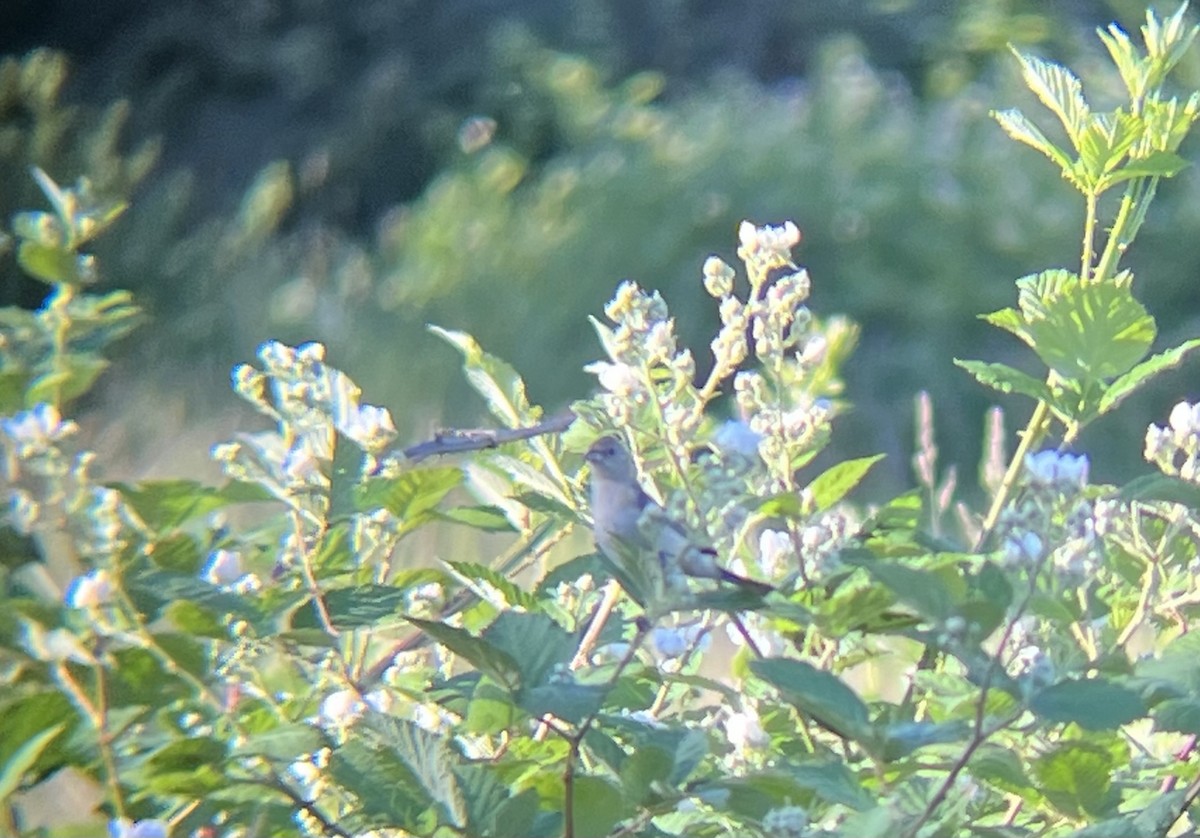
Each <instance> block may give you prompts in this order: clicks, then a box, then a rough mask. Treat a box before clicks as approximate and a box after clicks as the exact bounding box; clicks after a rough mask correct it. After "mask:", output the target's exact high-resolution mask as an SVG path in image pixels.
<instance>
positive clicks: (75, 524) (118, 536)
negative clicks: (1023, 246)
mask: <svg viewBox="0 0 1200 838" xmlns="http://www.w3.org/2000/svg"><path fill="white" fill-rule="evenodd" d="M78 430H79V429H78V426H77V425H76V424H75V423H74V422H72V421H69V420H64V419H63V418H62V417H61V416H60V414H59V412H58V410H57V409H56V408H55V407H53V406H52V405H49V404H39V405H37V406H36V407H34V408H32V409H30V410H26V411H22V412H20V413H17V414H14V415H13V416H10V417H6V418H4V419H0V458H2V460H0V462H2V466H3V467H2V469H0V471H2V473H3V476H4V490H3V491H4V493H5V498H4V500H5V505H6V507H7V510H6V513H5V515H4V521H5V522H6V523H8V524H9V525H10V526H12V527H13V528H14V529H15V530H17V531H18V532H20V533H22V534H24V535H30V534H35V533H43V534H47V535H50V534H59V533H62V532H66V533H68V534H69V535H70V536H71V543H72V545H73V547H74V550H75V551H76V552H77V553H78V554H80V555H82V556H84V557H86V558H87V559H88V560H89V561H91V562H92V563H94V564H102V563H103V562H104V561H105V560H107V559H108V558H109V557H111V556H114V555H116V554H117V553H119V552H120V551H121V550H122V549H124V547H125V546H126V545H127V544H128V543H129V541H130V539H131V537H132V533H133V531H134V530H136V528H137V527H138V526H140V522H139V521H138V519H137V516H136V515H135V514H134V513H133V511H132V510H131V509H129V507H128V506H127V505H126V504H125V502H124V500H123V499H122V498H121V495H120V493H119V492H117V491H115V490H113V489H109V488H106V487H104V486H101V485H99V484H98V483H97V482H96V481H95V480H94V478H93V477H92V476H91V473H90V469H91V466H92V463H93V462H94V461H95V455H94V454H93V453H92V452H90V451H77V450H75V448H74V446H73V444H72V443H73V438H74V436H75V434H76V433H77V432H78Z"/></svg>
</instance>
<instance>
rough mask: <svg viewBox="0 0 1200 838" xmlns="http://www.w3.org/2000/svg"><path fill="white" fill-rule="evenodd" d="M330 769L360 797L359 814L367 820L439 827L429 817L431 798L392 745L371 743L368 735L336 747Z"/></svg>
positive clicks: (424, 829)
mask: <svg viewBox="0 0 1200 838" xmlns="http://www.w3.org/2000/svg"><path fill="white" fill-rule="evenodd" d="M329 772H330V775H331V776H332V777H333V779H334V780H336V781H337V783H338V784H339V785H340V786H341V787H342V788H345V789H347V790H348V791H349V792H350V793H352V794H353V795H354V796H355V797H356V798H358V803H359V809H360V811H359V813H358V814H359V816H360V817H362V818H364V819H365V820H366V822H367V823H369V824H372V825H375V826H380V827H383V826H386V827H393V828H395V827H399V828H401V829H404V830H406V831H409V832H412V833H414V834H417V835H428V834H430V833H432V832H433V830H434V829H436V828H437V822H436V819H434V818H431V817H429V813H430V803H431V801H430V799H429V797H428V795H427V794H426V793H425V791H424V789H423V787H422V785H421V784H420V783H419V782H418V780H417V778H416V777H415V776H414V775H413V772H412V770H411V769H409V767H408V766H407V765H406V764H405V763H404V762H403V761H402V760H401V759H400V757H399V756H398V755H397V754H396V753H394V752H393V751H391V750H390V749H387V748H384V747H380V746H379V745H377V744H375V745H372V744H368V741H367V738H366V737H365V736H361V737H352V738H351V739H350V740H349V741H347V742H346V743H344V744H343V745H341V746H340V747H338V748H334V749H333V750H332V752H331V753H330V756H329ZM431 820H432V821H433V822H432V823H431V822H430V821H431Z"/></svg>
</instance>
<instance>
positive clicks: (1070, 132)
mask: <svg viewBox="0 0 1200 838" xmlns="http://www.w3.org/2000/svg"><path fill="white" fill-rule="evenodd" d="M1012 53H1013V55H1015V56H1016V57H1017V60H1018V61H1019V62H1020V63H1021V75H1022V76H1023V77H1024V78H1025V85H1026V87H1028V88H1029V89H1030V90H1032V91H1033V93H1034V95H1035V96H1037V97H1038V99H1040V100H1041V102H1042V104H1043V105H1045V106H1046V107H1047V108H1049V109H1050V111H1051V112H1052V113H1053V114H1054V115H1055V116H1056V117H1058V121H1059V122H1060V123H1062V127H1063V130H1064V131H1066V132H1067V136H1068V137H1069V138H1070V140H1071V144H1072V145H1074V146H1075V147H1076V148H1078V147H1079V141H1080V135H1081V134H1082V133H1083V130H1084V127H1085V126H1086V125H1087V123H1088V117H1089V116H1090V115H1091V111H1090V109H1089V108H1088V105H1087V102H1086V101H1085V100H1084V98H1083V85H1082V84H1080V82H1079V79H1077V78H1076V77H1075V75H1074V74H1073V73H1071V71H1070V70H1068V69H1067V68H1066V67H1063V66H1062V65H1060V64H1053V63H1051V62H1048V61H1043V60H1042V59H1040V58H1037V57H1035V56H1032V55H1025V54H1023V53H1021V52H1018V51H1017V50H1015V49H1014V50H1012Z"/></svg>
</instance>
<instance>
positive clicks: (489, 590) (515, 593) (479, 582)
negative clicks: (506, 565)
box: [446, 562, 538, 611]
mask: <svg viewBox="0 0 1200 838" xmlns="http://www.w3.org/2000/svg"><path fill="white" fill-rule="evenodd" d="M446 566H447V567H449V568H450V569H451V570H452V571H453V572H454V574H455V575H457V576H458V581H460V582H462V583H463V584H464V585H466V586H467V587H469V588H471V589H472V590H474V591H475V593H476V594H477V595H478V596H479V597H480V598H481V599H483V600H484V601H486V602H492V603H493V604H495V605H496V606H497V607H499V608H509V607H519V608H523V609H525V610H527V611H536V610H537V608H538V599H537V597H536V596H534V595H533V594H531V593H529V592H528V591H526V590H525V589H524V588H522V587H521V586H519V585H517V584H516V583H514V582H512V581H511V580H510V579H509V578H508V577H507V576H505V575H504V574H502V573H498V572H496V571H494V570H492V569H491V568H488V567H484V566H483V565H481V564H476V563H474V562H446Z"/></svg>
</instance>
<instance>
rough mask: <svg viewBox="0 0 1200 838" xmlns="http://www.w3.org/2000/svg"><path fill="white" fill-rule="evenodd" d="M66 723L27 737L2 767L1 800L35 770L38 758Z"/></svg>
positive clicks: (0, 775)
mask: <svg viewBox="0 0 1200 838" xmlns="http://www.w3.org/2000/svg"><path fill="white" fill-rule="evenodd" d="M65 727H66V724H65V723H59V724H56V725H55V726H54V727H50V728H46V729H45V730H43V731H41V732H40V733H37V734H35V735H34V736H32V737H31V738H29V739H27V740H26V741H25V742H24V743H23V744H22V745H21V746H20V747H19V748H17V750H16V752H15V753H14V754H13V755H12V758H11V759H9V760H8V761H7V762H6V763H5V764H4V768H3V769H0V801H7V800H8V798H9V797H10V796H11V795H12V794H13V792H15V791H16V790H17V789H19V788H20V787H21V783H22V782H23V781H24V779H25V775H26V774H28V773H29V772H30V771H32V770H33V766H34V765H35V764H36V763H37V761H38V758H39V757H40V756H41V755H42V752H43V751H45V750H46V747H47V746H48V745H49V744H50V743H51V742H53V741H54V738H55V737H56V736H58V735H59V734H60V733H62V732H63V729H64V728H65Z"/></svg>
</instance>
